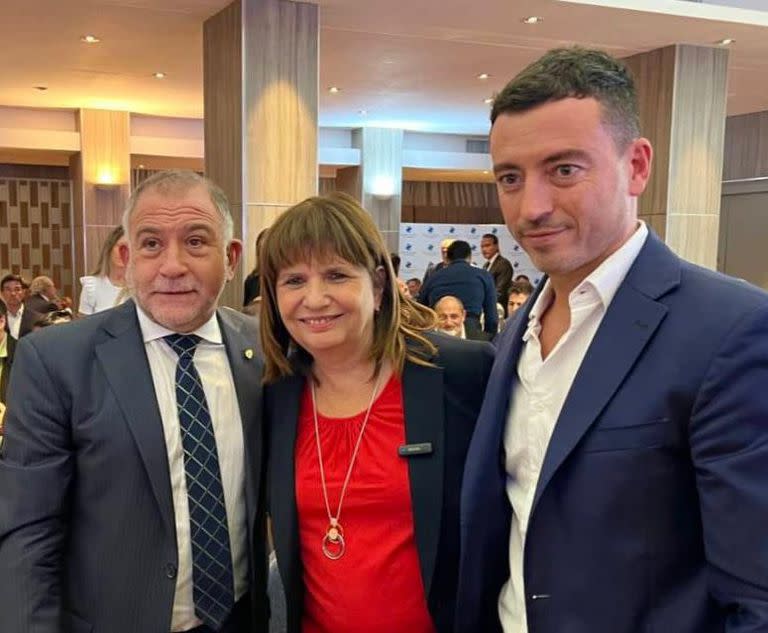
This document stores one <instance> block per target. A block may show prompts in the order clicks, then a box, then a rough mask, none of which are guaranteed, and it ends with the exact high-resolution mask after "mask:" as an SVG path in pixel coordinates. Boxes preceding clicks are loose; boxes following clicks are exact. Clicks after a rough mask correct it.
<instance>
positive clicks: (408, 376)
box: [265, 334, 494, 633]
mask: <svg viewBox="0 0 768 633" xmlns="http://www.w3.org/2000/svg"><path fill="white" fill-rule="evenodd" d="M429 337H430V339H431V340H432V342H433V343H435V344H436V345H437V346H438V350H439V351H438V354H437V355H436V356H435V357H434V358H432V359H431V361H430V362H432V363H433V364H434V367H424V366H421V365H417V364H414V363H406V365H405V369H404V371H403V377H402V383H403V408H404V412H405V434H406V441H407V443H408V444H418V443H423V442H429V443H431V445H432V452H431V454H428V455H414V456H412V457H409V458H407V459H408V472H409V476H410V484H411V500H412V503H413V520H414V531H415V537H416V548H417V550H418V554H419V562H420V566H421V574H422V582H423V583H424V594H425V595H426V596H427V604H428V607H429V611H430V613H431V615H432V619H433V621H434V623H435V626H436V628H437V631H438V633H450V631H452V629H453V619H454V609H455V596H456V583H457V577H458V561H459V499H460V494H461V480H462V474H463V470H464V460H465V458H466V455H467V449H468V448H469V441H470V439H471V437H472V431H473V430H474V427H475V422H476V421H477V417H478V414H479V413H480V406H481V404H482V401H483V394H484V392H485V385H486V382H487V380H488V375H489V374H490V371H491V365H492V364H493V355H494V348H493V346H492V345H491V344H490V343H485V342H480V341H463V340H460V339H455V338H452V337H449V336H444V335H440V334H430V335H429ZM304 383H305V378H304V377H302V376H292V377H290V378H286V379H282V380H280V381H278V382H276V383H274V384H272V385H269V386H268V387H267V389H266V394H265V396H266V397H265V413H266V421H267V425H266V426H267V432H268V434H269V438H268V442H269V465H268V483H267V485H268V487H269V491H268V498H269V512H270V515H271V518H272V532H273V536H274V542H275V550H276V554H277V564H278V567H279V570H280V577H281V578H282V582H283V587H284V589H285V598H286V610H287V622H288V633H300V630H301V618H302V606H303V600H304V593H303V584H302V576H303V574H302V566H301V555H300V550H299V531H298V519H297V511H296V494H295V478H294V473H295V469H294V445H295V441H296V428H297V423H298V419H299V407H300V403H301V394H302V390H303V388H304ZM401 459H406V458H401Z"/></svg>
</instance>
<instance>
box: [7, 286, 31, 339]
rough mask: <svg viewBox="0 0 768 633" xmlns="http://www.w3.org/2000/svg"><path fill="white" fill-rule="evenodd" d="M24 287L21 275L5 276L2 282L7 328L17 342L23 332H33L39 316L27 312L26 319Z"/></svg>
mask: <svg viewBox="0 0 768 633" xmlns="http://www.w3.org/2000/svg"><path fill="white" fill-rule="evenodd" d="M24 286H25V283H24V280H23V279H22V278H21V277H20V276H19V275H13V274H10V275H5V277H3V278H2V280H0V294H1V295H2V298H3V304H4V305H5V307H6V308H7V315H6V328H7V330H8V333H9V334H10V335H11V336H12V337H13V338H14V339H16V340H18V338H19V337H20V336H21V333H22V331H23V332H31V331H32V324H33V323H34V322H35V317H36V316H37V315H36V314H35V313H34V312H32V311H27V316H26V317H24V312H25V307H24V299H25V296H26V290H25V289H24Z"/></svg>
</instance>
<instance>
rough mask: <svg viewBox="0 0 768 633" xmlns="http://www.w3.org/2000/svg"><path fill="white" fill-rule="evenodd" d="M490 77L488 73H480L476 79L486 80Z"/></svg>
mask: <svg viewBox="0 0 768 633" xmlns="http://www.w3.org/2000/svg"><path fill="white" fill-rule="evenodd" d="M489 77H490V75H489V74H488V73H480V74H479V75H478V76H477V78H478V79H488V78H489Z"/></svg>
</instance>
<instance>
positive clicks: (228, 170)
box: [203, 0, 243, 236]
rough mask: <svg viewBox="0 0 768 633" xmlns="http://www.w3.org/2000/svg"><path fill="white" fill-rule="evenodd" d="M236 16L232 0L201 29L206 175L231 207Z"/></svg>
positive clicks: (238, 78)
mask: <svg viewBox="0 0 768 633" xmlns="http://www.w3.org/2000/svg"><path fill="white" fill-rule="evenodd" d="M241 13H242V4H241V2H240V0H237V1H235V2H233V3H232V4H230V5H229V6H227V7H225V8H224V9H222V10H221V11H219V12H218V13H217V14H216V15H214V16H213V17H211V18H210V19H208V20H206V21H205V23H204V24H203V86H204V88H203V93H204V95H203V101H204V109H205V117H204V121H203V123H204V137H205V174H206V176H208V177H209V178H210V179H211V180H213V181H214V182H215V183H216V184H217V185H219V187H221V188H222V189H223V190H224V193H226V194H227V198H229V202H230V204H232V205H241V204H242V202H243V144H242V130H243V126H242V115H241V113H242V101H243V89H242V17H241ZM238 220H239V219H237V218H236V219H235V226H236V227H237V228H236V233H237V235H238V236H240V234H241V233H240V224H241V222H239V221H238Z"/></svg>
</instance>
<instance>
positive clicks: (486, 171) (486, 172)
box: [483, 169, 491, 174]
mask: <svg viewBox="0 0 768 633" xmlns="http://www.w3.org/2000/svg"><path fill="white" fill-rule="evenodd" d="M483 173H484V174H490V173H491V172H489V171H488V170H487V169H483Z"/></svg>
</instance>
